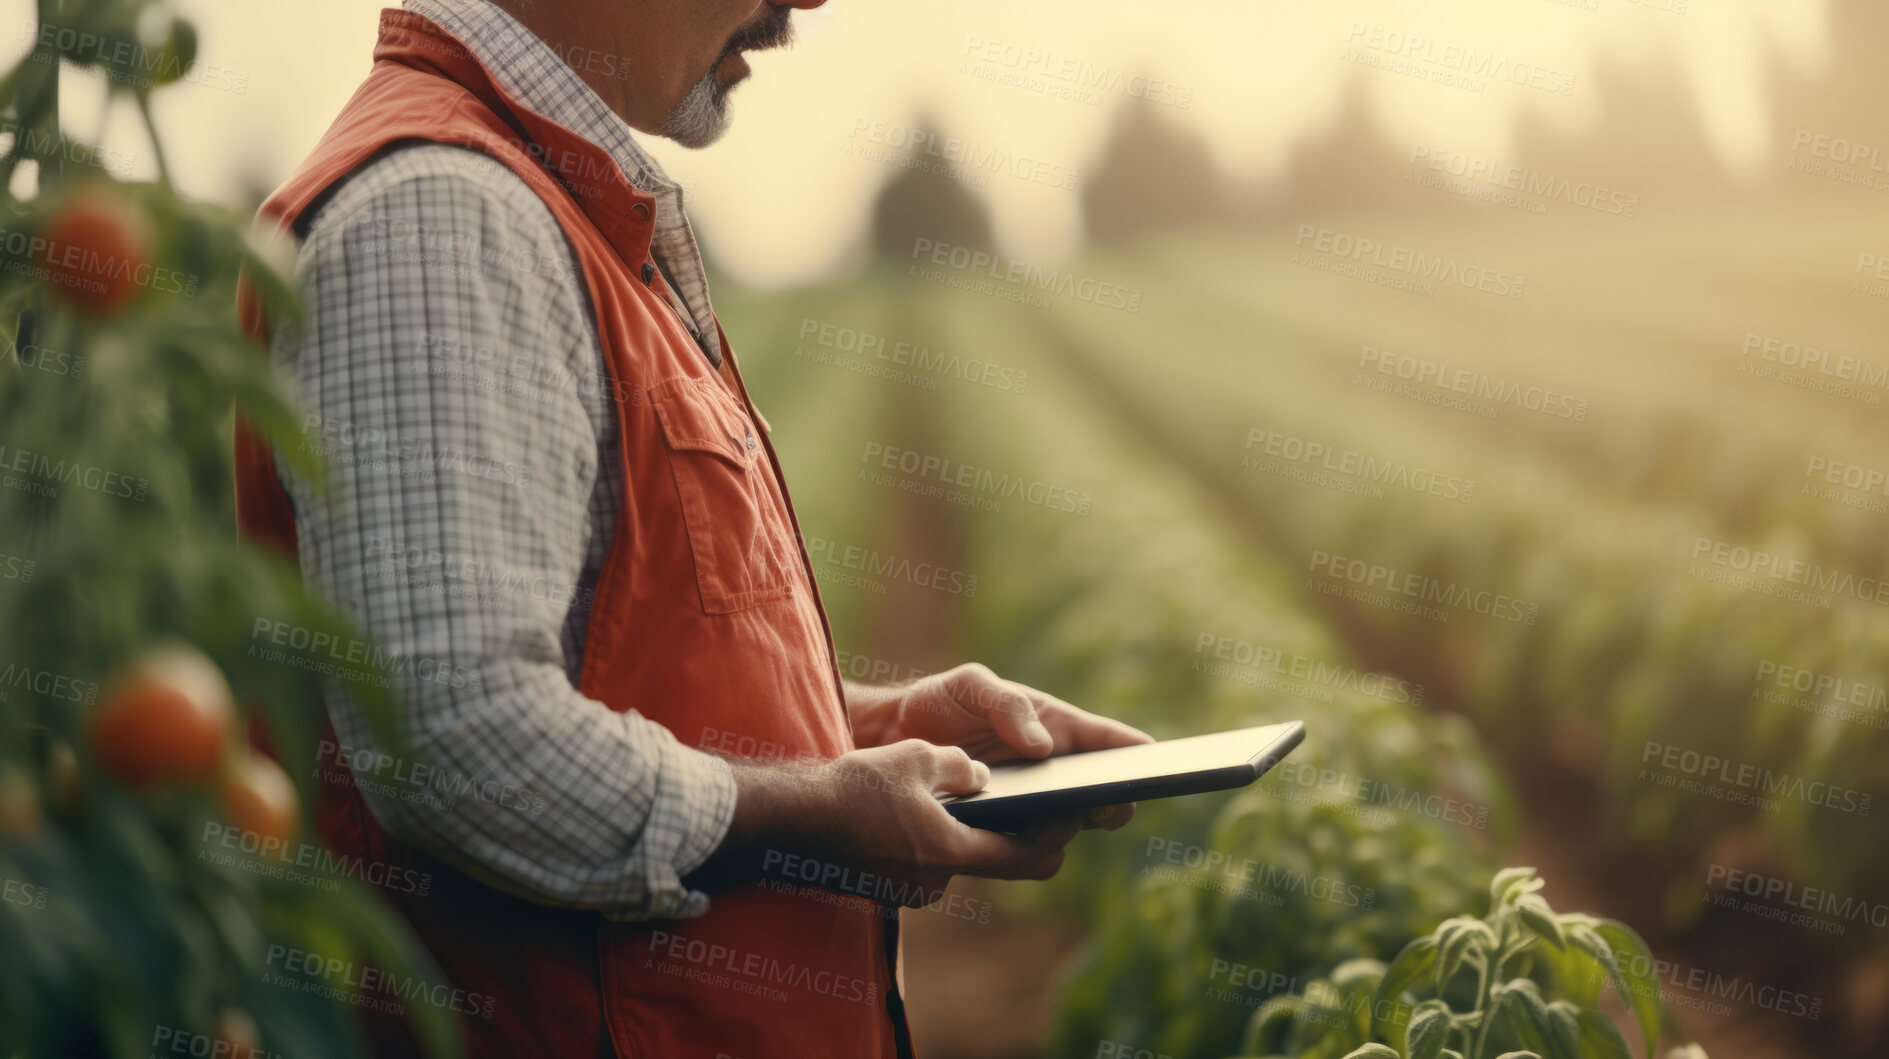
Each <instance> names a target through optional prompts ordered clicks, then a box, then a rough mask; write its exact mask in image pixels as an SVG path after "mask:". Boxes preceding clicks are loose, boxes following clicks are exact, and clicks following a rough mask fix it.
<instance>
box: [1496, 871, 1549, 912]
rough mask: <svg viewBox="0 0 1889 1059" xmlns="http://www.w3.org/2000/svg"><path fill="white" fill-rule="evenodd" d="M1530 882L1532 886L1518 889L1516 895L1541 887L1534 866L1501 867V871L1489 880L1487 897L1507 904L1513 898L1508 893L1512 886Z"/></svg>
mask: <svg viewBox="0 0 1889 1059" xmlns="http://www.w3.org/2000/svg"><path fill="white" fill-rule="evenodd" d="M1531 882H1532V883H1533V887H1532V888H1530V889H1523V890H1521V891H1519V892H1518V893H1517V894H1515V896H1516V897H1519V896H1521V894H1524V893H1532V892H1534V891H1535V890H1539V889H1541V887H1542V885H1543V883H1542V881H1541V880H1540V879H1539V878H1537V877H1536V873H1535V869H1534V868H1503V869H1502V870H1501V871H1499V872H1496V873H1495V878H1493V879H1490V880H1489V899H1490V900H1492V901H1494V902H1495V903H1496V904H1497V905H1503V904H1507V903H1508V902H1509V901H1511V900H1513V899H1514V898H1512V897H1511V896H1510V895H1509V890H1510V889H1511V888H1512V887H1514V886H1515V885H1517V884H1523V885H1526V884H1529V883H1531Z"/></svg>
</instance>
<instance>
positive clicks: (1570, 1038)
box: [1548, 1000, 1584, 1059]
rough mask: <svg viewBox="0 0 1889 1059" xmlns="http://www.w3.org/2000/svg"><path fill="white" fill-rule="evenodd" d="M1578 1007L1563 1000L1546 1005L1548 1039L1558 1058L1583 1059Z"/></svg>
mask: <svg viewBox="0 0 1889 1059" xmlns="http://www.w3.org/2000/svg"><path fill="white" fill-rule="evenodd" d="M1579 1015H1580V1012H1579V1009H1577V1008H1576V1007H1575V1006H1574V1005H1573V1004H1570V1003H1568V1002H1567V1001H1565V1000H1557V1001H1555V1002H1554V1003H1552V1004H1549V1005H1548V1030H1549V1040H1550V1041H1551V1042H1552V1043H1553V1045H1554V1052H1555V1055H1556V1056H1558V1057H1560V1059H1584V1057H1583V1056H1582V1054H1581V1023H1580V1019H1579Z"/></svg>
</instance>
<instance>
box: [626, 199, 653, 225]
mask: <svg viewBox="0 0 1889 1059" xmlns="http://www.w3.org/2000/svg"><path fill="white" fill-rule="evenodd" d="M630 212H631V213H634V214H636V219H637V220H639V221H647V220H649V203H647V202H637V203H633V204H631V206H630Z"/></svg>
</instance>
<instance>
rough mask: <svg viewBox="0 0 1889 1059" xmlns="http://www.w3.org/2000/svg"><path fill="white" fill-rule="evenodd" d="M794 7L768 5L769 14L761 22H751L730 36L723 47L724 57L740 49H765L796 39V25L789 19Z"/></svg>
mask: <svg viewBox="0 0 1889 1059" xmlns="http://www.w3.org/2000/svg"><path fill="white" fill-rule="evenodd" d="M792 14H793V9H792V8H787V7H775V6H773V5H772V4H770V5H768V15H767V17H766V18H764V19H762V20H761V21H759V22H751V23H749V24H748V25H745V26H743V27H741V28H740V29H738V30H736V31H735V32H734V35H732V36H730V37H729V38H728V44H727V46H726V47H724V48H723V49H722V57H723V58H727V57H728V56H730V55H733V54H734V53H735V52H738V51H764V50H766V49H768V48H778V47H780V46H781V45H783V44H787V43H789V42H791V41H792V40H793V39H794V27H793V24H792V23H791V22H789V21H788V19H789V17H790V16H792Z"/></svg>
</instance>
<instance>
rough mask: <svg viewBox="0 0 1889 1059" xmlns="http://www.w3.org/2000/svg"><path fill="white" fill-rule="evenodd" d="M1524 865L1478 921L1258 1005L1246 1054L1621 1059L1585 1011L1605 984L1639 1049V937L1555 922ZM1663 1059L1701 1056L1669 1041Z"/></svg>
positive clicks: (1652, 1013)
mask: <svg viewBox="0 0 1889 1059" xmlns="http://www.w3.org/2000/svg"><path fill="white" fill-rule="evenodd" d="M1542 885H1543V882H1542V880H1541V879H1540V878H1539V877H1538V876H1537V875H1536V873H1535V869H1533V868H1505V869H1503V870H1502V871H1499V872H1497V873H1496V874H1495V876H1494V878H1493V879H1491V880H1490V883H1489V897H1490V909H1489V912H1488V913H1487V914H1486V915H1483V916H1473V915H1459V916H1453V917H1451V918H1450V919H1447V920H1445V921H1444V922H1443V923H1442V924H1440V925H1439V926H1438V927H1437V928H1436V929H1435V930H1434V931H1432V932H1431V933H1429V934H1426V935H1424V936H1423V937H1420V938H1417V939H1415V940H1413V941H1411V942H1410V943H1409V944H1408V945H1405V946H1404V948H1403V950H1402V951H1401V952H1399V953H1398V954H1397V956H1396V958H1395V959H1393V960H1391V961H1390V963H1389V964H1388V965H1386V964H1384V963H1381V962H1379V961H1376V960H1353V961H1349V962H1347V963H1345V964H1342V965H1340V966H1339V967H1338V968H1336V969H1335V970H1334V971H1333V972H1332V973H1331V975H1330V976H1329V977H1327V978H1322V979H1319V980H1318V981H1316V982H1313V983H1312V984H1311V985H1310V986H1309V987H1307V988H1306V990H1305V991H1304V992H1303V993H1300V994H1295V995H1292V996H1285V997H1279V998H1276V999H1274V1000H1271V1001H1268V1002H1267V1004H1266V1005H1265V1006H1264V1007H1262V1008H1261V1009H1260V1010H1259V1011H1258V1012H1256V1013H1255V1014H1254V1016H1253V1021H1252V1024H1251V1025H1250V1026H1249V1027H1248V1028H1247V1032H1246V1042H1245V1048H1244V1051H1245V1052H1246V1053H1247V1054H1249V1055H1265V1056H1292V1057H1299V1059H1311V1057H1316V1056H1339V1055H1342V1056H1344V1057H1345V1059H1524V1057H1532V1059H1631V1057H1632V1055H1633V1052H1632V1050H1631V1049H1630V1048H1629V1047H1628V1045H1627V1041H1626V1038H1625V1037H1623V1036H1622V1035H1621V1033H1620V1030H1619V1029H1618V1028H1617V1027H1616V1026H1615V1025H1614V1022H1613V1020H1612V1019H1611V1018H1609V1017H1608V1016H1607V1015H1606V1014H1604V1013H1603V1012H1602V1011H1601V1010H1600V1009H1599V1007H1598V1004H1599V1001H1600V996H1601V992H1602V990H1603V989H1604V988H1605V987H1606V986H1607V985H1609V984H1611V985H1612V986H1613V988H1614V989H1615V991H1616V992H1617V994H1618V996H1619V997H1620V999H1621V1000H1622V1001H1623V1002H1624V1004H1625V1005H1626V1007H1627V1008H1628V1009H1629V1010H1630V1011H1631V1012H1632V1016H1633V1019H1634V1021H1635V1022H1636V1024H1637V1025H1638V1028H1639V1034H1638V1036H1639V1037H1640V1038H1641V1041H1642V1044H1643V1046H1644V1048H1645V1052H1644V1054H1646V1055H1652V1054H1653V1053H1654V1049H1655V1047H1656V1046H1657V1042H1658V1039H1659V1035H1660V1030H1661V1026H1662V1019H1663V1017H1664V1007H1663V1004H1662V1003H1661V1000H1660V992H1659V981H1658V978H1657V976H1656V975H1655V974H1654V972H1653V966H1654V964H1653V960H1652V956H1651V954H1650V953H1649V952H1648V951H1647V948H1646V943H1645V942H1643V941H1642V940H1640V936H1639V935H1638V934H1636V933H1634V931H1633V930H1632V928H1630V927H1628V926H1627V925H1626V924H1624V923H1619V922H1615V921H1613V920H1608V919H1599V918H1596V917H1594V916H1589V915H1583V914H1580V913H1563V914H1557V913H1556V912H1555V911H1554V910H1553V909H1552V908H1550V907H1549V906H1548V903H1547V901H1545V900H1543V899H1542V897H1541V895H1540V893H1539V892H1538V891H1539V890H1540V889H1541V887H1542ZM1667 1059H1704V1052H1703V1050H1702V1049H1700V1048H1699V1047H1698V1046H1697V1045H1681V1046H1680V1047H1677V1048H1675V1049H1673V1050H1672V1051H1671V1052H1668V1053H1667Z"/></svg>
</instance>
